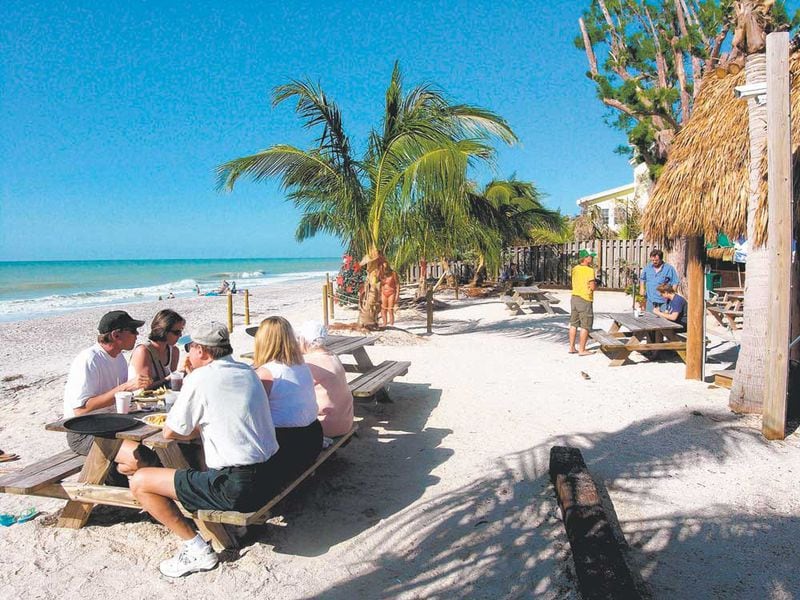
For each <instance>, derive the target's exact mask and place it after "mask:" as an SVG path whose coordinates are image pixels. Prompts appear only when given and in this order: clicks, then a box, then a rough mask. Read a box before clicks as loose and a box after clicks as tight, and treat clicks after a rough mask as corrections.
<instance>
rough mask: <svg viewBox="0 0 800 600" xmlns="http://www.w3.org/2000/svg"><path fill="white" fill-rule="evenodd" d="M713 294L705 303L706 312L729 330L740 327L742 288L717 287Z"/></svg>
mask: <svg viewBox="0 0 800 600" xmlns="http://www.w3.org/2000/svg"><path fill="white" fill-rule="evenodd" d="M713 294H714V295H712V297H711V298H710V299H709V301H708V303H707V305H706V310H707V311H708V314H710V315H711V316H712V317H714V319H715V320H716V321H717V323H719V324H720V325H722V326H723V327H725V328H727V329H729V330H730V331H736V330H737V329H740V328H741V323H742V319H743V318H744V289H743V288H740V287H725V288H717V289H715V290H714V291H713Z"/></svg>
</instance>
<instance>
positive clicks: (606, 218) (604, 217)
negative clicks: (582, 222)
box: [600, 208, 611, 225]
mask: <svg viewBox="0 0 800 600" xmlns="http://www.w3.org/2000/svg"><path fill="white" fill-rule="evenodd" d="M609 216H610V214H609V210H608V209H607V208H601V209H600V218H601V219H602V220H603V223H605V224H606V225H611V221H609Z"/></svg>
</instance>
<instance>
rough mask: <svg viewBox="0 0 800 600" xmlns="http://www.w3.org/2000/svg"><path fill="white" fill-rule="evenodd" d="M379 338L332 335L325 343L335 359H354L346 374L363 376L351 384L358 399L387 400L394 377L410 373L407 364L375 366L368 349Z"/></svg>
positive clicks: (388, 362) (249, 354)
mask: <svg viewBox="0 0 800 600" xmlns="http://www.w3.org/2000/svg"><path fill="white" fill-rule="evenodd" d="M375 342H376V338H375V337H374V336H371V335H329V336H328V337H327V338H326V340H325V347H326V348H327V349H328V350H329V351H330V352H332V353H333V354H335V355H336V356H339V357H341V356H352V357H353V359H354V360H355V364H353V363H346V362H343V363H342V366H344V369H345V371H347V372H348V373H359V374H360V375H359V376H358V377H356V378H355V379H353V380H352V381H350V382H348V383H349V385H350V391H351V392H352V394H353V396H355V397H356V398H376V399H378V400H382V401H385V400H388V394H387V393H386V390H385V388H386V386H387V385H388V384H389V383H391V382H392V381H393V380H394V378H395V377H400V376H401V375H405V374H406V373H408V367H410V366H411V363H410V362H408V361H399V360H385V361H383V362H382V363H380V364H379V365H375V364H373V362H372V360H371V359H370V357H369V355H368V354H367V351H366V350H365V348H366V346H373V345H374V344H375ZM241 357H242V358H247V359H250V360H252V358H253V353H252V352H247V353H245V354H242V355H241Z"/></svg>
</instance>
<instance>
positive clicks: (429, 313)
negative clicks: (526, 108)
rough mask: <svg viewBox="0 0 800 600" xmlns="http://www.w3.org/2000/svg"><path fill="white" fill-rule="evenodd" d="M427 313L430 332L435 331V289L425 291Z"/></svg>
mask: <svg viewBox="0 0 800 600" xmlns="http://www.w3.org/2000/svg"><path fill="white" fill-rule="evenodd" d="M425 314H426V317H427V329H428V333H433V290H432V289H428V291H427V292H425Z"/></svg>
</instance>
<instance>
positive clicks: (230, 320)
mask: <svg viewBox="0 0 800 600" xmlns="http://www.w3.org/2000/svg"><path fill="white" fill-rule="evenodd" d="M228 331H233V294H231V292H230V290H228Z"/></svg>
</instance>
